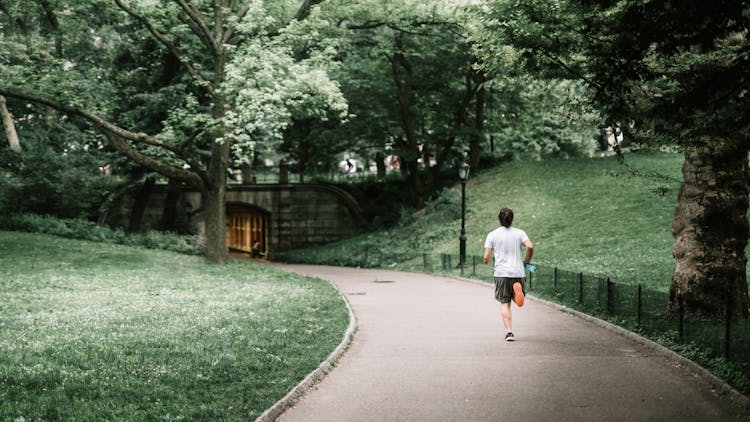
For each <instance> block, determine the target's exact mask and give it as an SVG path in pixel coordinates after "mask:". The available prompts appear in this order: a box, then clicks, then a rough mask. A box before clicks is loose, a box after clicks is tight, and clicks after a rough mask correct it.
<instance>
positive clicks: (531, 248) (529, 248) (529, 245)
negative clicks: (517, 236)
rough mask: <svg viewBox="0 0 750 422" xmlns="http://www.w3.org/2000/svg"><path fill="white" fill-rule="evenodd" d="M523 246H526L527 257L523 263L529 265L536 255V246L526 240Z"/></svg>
mask: <svg viewBox="0 0 750 422" xmlns="http://www.w3.org/2000/svg"><path fill="white" fill-rule="evenodd" d="M523 245H524V246H526V257H525V258H524V259H523V263H524V264H528V263H529V262H531V257H532V256H533V255H534V244H533V243H531V241H530V240H524V241H523Z"/></svg>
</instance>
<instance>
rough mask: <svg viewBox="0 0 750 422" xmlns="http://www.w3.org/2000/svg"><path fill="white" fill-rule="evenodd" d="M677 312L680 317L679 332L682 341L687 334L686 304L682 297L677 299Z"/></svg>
mask: <svg viewBox="0 0 750 422" xmlns="http://www.w3.org/2000/svg"><path fill="white" fill-rule="evenodd" d="M677 313H678V317H679V321H678V322H677V324H678V325H677V334H679V336H680V341H683V339H684V336H685V325H684V323H685V304H684V301H683V299H682V297H680V298H679V299H677Z"/></svg>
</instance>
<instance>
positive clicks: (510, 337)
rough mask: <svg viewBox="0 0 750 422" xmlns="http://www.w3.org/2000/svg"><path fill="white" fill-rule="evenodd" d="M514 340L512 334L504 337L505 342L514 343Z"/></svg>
mask: <svg viewBox="0 0 750 422" xmlns="http://www.w3.org/2000/svg"><path fill="white" fill-rule="evenodd" d="M515 340H516V339H514V338H513V333H508V334H506V335H505V341H515Z"/></svg>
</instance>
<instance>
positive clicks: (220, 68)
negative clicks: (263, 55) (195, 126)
mask: <svg viewBox="0 0 750 422" xmlns="http://www.w3.org/2000/svg"><path fill="white" fill-rule="evenodd" d="M220 26H221V25H218V24H217V27H220ZM215 60H216V62H215V63H214V66H215V68H214V75H215V78H216V79H215V84H216V86H217V87H221V86H222V84H223V82H224V65H225V60H226V54H224V51H223V50H222V51H221V52H220V53H219V54H217V55H216V58H215ZM226 108H227V99H226V97H225V96H224V94H223V93H222V92H221V90H217V91H216V92H215V93H214V94H213V112H212V116H213V119H214V121H215V122H217V123H218V124H217V125H216V127H215V132H214V133H215V135H216V139H218V138H222V139H223V141H221V142H220V143H219V142H217V141H214V142H213V143H212V146H211V161H210V162H209V165H208V176H207V177H208V180H207V181H206V188H205V189H204V190H203V207H204V216H205V221H206V257H207V258H208V260H209V261H212V262H219V263H221V262H224V261H226V260H228V259H229V248H228V246H227V228H226V220H227V214H226V206H225V203H224V198H225V195H226V190H227V169H228V168H229V150H230V142H229V137H228V136H227V133H228V132H229V129H228V128H227V127H225V126H224V118H225V115H226Z"/></svg>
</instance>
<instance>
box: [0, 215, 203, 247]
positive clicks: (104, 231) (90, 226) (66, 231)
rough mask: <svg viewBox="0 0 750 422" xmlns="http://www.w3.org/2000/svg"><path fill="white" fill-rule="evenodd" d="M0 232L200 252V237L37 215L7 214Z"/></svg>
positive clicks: (201, 241)
mask: <svg viewBox="0 0 750 422" xmlns="http://www.w3.org/2000/svg"><path fill="white" fill-rule="evenodd" d="M0 230H13V231H23V232H29V233H44V234H50V235H54V236H60V237H66V238H71V239H81V240H89V241H93V242H102V243H113V244H119V245H127V246H141V247H145V248H149V249H163V250H169V251H174V252H180V253H185V254H192V255H199V254H202V253H203V248H204V245H203V240H202V239H201V237H200V236H198V235H194V236H184V235H176V234H173V233H167V232H158V231H149V232H146V233H131V234H126V233H125V232H124V231H123V230H122V229H121V228H117V229H111V228H109V227H105V226H99V225H97V224H94V223H92V222H90V221H86V220H81V219H64V218H56V217H52V216H48V215H38V214H9V215H6V216H5V217H4V218H3V219H2V220H0Z"/></svg>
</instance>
